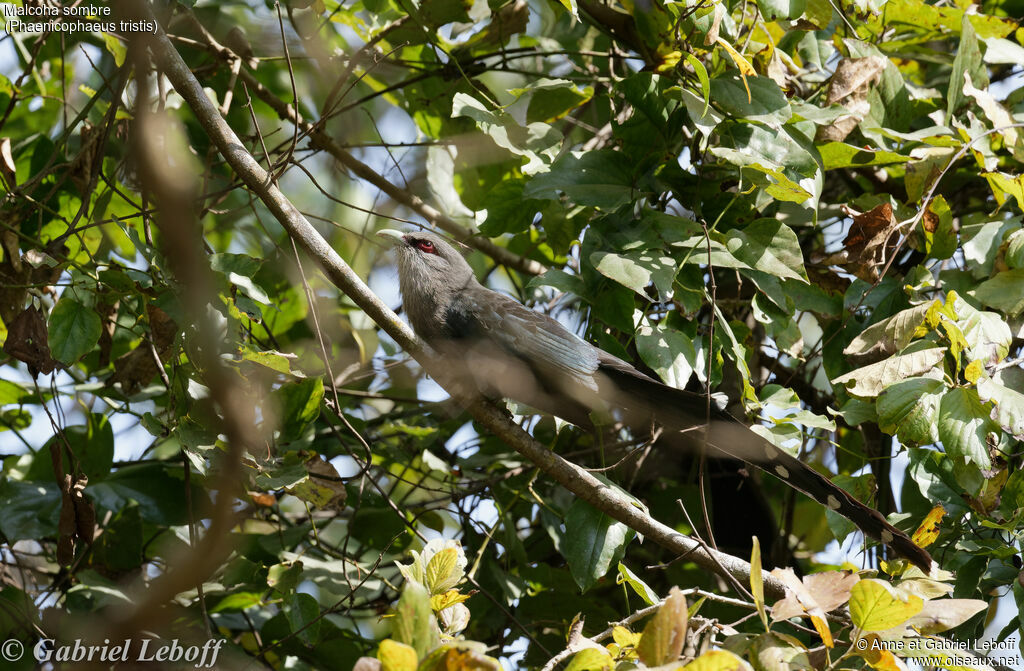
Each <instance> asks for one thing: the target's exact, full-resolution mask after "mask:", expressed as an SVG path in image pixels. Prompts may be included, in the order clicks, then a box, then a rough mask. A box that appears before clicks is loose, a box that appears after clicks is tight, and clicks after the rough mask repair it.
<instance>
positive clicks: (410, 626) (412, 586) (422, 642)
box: [391, 580, 438, 659]
mask: <svg viewBox="0 0 1024 671" xmlns="http://www.w3.org/2000/svg"><path fill="white" fill-rule="evenodd" d="M391 636H392V638H394V639H395V640H396V641H398V642H399V643H405V644H406V645H409V646H412V647H413V648H414V649H415V650H416V657H417V659H422V658H423V657H425V656H426V654H427V653H428V652H430V651H431V650H433V649H434V648H435V647H437V642H438V632H437V624H436V623H435V621H434V614H433V613H432V612H431V610H430V595H429V594H428V593H427V590H426V588H424V587H423V585H421V584H419V583H418V582H414V581H409V580H407V581H406V582H405V584H404V585H403V586H402V596H401V597H400V598H399V599H398V606H397V607H396V608H395V616H394V618H392V620H391Z"/></svg>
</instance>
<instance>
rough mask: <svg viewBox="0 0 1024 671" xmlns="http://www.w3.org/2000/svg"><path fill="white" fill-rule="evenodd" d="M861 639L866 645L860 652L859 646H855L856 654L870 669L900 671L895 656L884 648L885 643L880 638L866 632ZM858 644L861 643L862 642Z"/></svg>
mask: <svg viewBox="0 0 1024 671" xmlns="http://www.w3.org/2000/svg"><path fill="white" fill-rule="evenodd" d="M863 640H864V641H865V642H866V643H867V647H866V648H865V649H864V651H863V652H860V651H859V650H860V649H859V647H857V650H858V653H857V654H859V655H860V656H861V657H863V658H864V661H866V662H867V663H868V664H869V665H870V666H871V668H872V669H878V670H879V671H902V668H901V667H900V665H899V664H898V663H897V661H896V656H895V655H893V654H892V653H891V652H889V651H888V650H886V649H885V644H884V643H882V642H881V641H882V639H880V638H879V637H878V636H876V635H874V634H868V635H867V636H865V637H864V639H863ZM860 645H863V643H862V644H860ZM855 647H856V646H855ZM904 668H905V667H904Z"/></svg>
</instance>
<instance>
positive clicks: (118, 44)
mask: <svg viewBox="0 0 1024 671" xmlns="http://www.w3.org/2000/svg"><path fill="white" fill-rule="evenodd" d="M103 46H104V47H106V48H107V51H109V52H110V55H111V56H113V57H114V65H116V66H117V67H121V66H122V65H124V59H125V57H126V56H127V55H128V47H126V46H125V45H124V42H122V41H121V40H119V39H118V38H117V37H115V36H114V35H111V34H110V33H103Z"/></svg>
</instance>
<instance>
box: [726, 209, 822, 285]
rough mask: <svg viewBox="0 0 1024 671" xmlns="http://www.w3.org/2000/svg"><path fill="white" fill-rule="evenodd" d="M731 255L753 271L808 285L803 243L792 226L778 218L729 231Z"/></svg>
mask: <svg viewBox="0 0 1024 671" xmlns="http://www.w3.org/2000/svg"><path fill="white" fill-rule="evenodd" d="M724 243H725V245H726V247H727V248H728V250H729V252H730V253H732V255H733V256H735V257H736V258H737V259H739V260H740V261H743V262H744V263H746V264H747V265H748V266H749V267H751V268H756V269H757V270H760V271H762V272H765V273H768V274H769V275H776V276H778V277H781V278H784V279H791V280H798V281H802V282H807V272H806V271H805V270H804V257H803V253H802V252H801V251H800V241H799V240H798V239H797V237H796V233H794V232H793V229H791V228H790V227H789V226H786V225H785V224H783V223H782V222H780V221H777V220H775V219H758V220H756V221H754V222H753V223H751V224H749V225H748V226H747V227H746V228H744V229H742V230H740V229H735V230H732V231H729V232H728V234H726V236H725V240H724Z"/></svg>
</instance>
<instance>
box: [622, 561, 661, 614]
mask: <svg viewBox="0 0 1024 671" xmlns="http://www.w3.org/2000/svg"><path fill="white" fill-rule="evenodd" d="M615 582H616V583H617V584H620V585H621V584H622V583H626V584H627V585H629V586H630V587H632V588H633V591H634V592H636V593H637V595H638V596H639V597H640V598H641V599H643V600H644V601H646V602H647V605H648V606H653V605H654V604H656V603H658V601H659V599H658V593H657V592H655V591H654V590H653V589H651V588H650V587H648V585H647V583H645V582H644V581H643V580H641V579H640V577H639V576H637V575H636V574H635V573H633V572H632V571H630V570H629V568H628V567H627V566H626V565H625V564H623V563H622V562H619V575H618V576H617V577H616V579H615Z"/></svg>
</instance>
